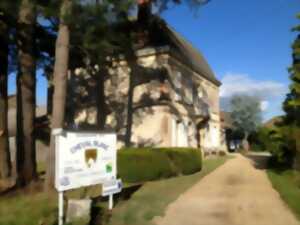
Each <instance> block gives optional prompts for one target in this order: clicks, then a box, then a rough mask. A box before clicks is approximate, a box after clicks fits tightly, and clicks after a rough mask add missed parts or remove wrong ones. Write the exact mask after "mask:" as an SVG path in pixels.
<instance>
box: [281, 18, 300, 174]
mask: <svg viewBox="0 0 300 225" xmlns="http://www.w3.org/2000/svg"><path fill="white" fill-rule="evenodd" d="M298 18H299V19H300V14H299V15H298ZM293 31H295V32H297V33H298V36H297V38H296V40H295V41H294V43H293V45H292V49H293V65H292V66H291V68H290V69H289V72H290V79H291V81H292V83H291V85H290V93H289V94H288V95H287V97H286V100H285V102H284V104H283V109H284V111H285V112H286V115H285V117H284V123H285V125H288V126H290V127H291V129H292V132H291V134H290V135H291V136H292V137H293V140H294V144H293V145H292V146H294V148H295V149H294V154H295V161H294V167H295V168H297V169H299V170H300V143H299V142H300V141H299V138H300V116H299V115H300V25H299V26H297V27H295V28H294V29H293Z"/></svg>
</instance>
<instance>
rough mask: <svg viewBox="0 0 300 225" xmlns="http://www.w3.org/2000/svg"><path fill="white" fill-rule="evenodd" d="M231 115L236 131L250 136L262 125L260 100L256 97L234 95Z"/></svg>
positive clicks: (231, 101) (231, 103)
mask: <svg viewBox="0 0 300 225" xmlns="http://www.w3.org/2000/svg"><path fill="white" fill-rule="evenodd" d="M229 107H230V112H231V113H230V115H231V119H232V124H233V126H234V128H235V130H239V131H243V132H244V133H245V134H249V133H250V132H252V131H254V130H255V129H256V128H257V126H258V125H259V124H260V123H261V120H262V117H261V107H260V99H259V98H257V97H255V96H248V95H234V96H232V98H231V100H230V106H229Z"/></svg>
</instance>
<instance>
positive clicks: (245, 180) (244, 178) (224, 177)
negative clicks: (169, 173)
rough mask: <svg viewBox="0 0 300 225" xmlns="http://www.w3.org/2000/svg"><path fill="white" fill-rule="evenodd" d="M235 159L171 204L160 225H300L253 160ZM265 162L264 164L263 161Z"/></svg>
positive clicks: (157, 220)
mask: <svg viewBox="0 0 300 225" xmlns="http://www.w3.org/2000/svg"><path fill="white" fill-rule="evenodd" d="M251 158H252V159H249V158H245V157H244V156H241V155H239V154H238V155H236V156H235V158H234V159H231V160H229V161H228V162H227V163H225V164H224V165H222V166H221V167H219V168H218V169H216V170H215V171H214V172H212V173H210V174H209V175H208V176H206V177H204V178H203V179H202V180H201V181H199V182H198V183H197V184H196V185H194V186H193V187H192V188H190V189H189V190H188V191H187V192H185V193H184V194H182V195H181V196H180V197H179V198H178V199H177V200H176V201H175V202H173V203H172V204H170V205H169V206H168V208H167V210H166V212H165V216H164V217H156V218H154V221H153V222H154V223H155V224H157V225H300V223H299V222H298V221H297V220H296V218H295V216H294V215H293V214H292V213H291V211H290V210H289V209H288V208H287V206H286V205H285V203H284V202H283V201H282V200H281V199H280V196H279V194H278V193H277V192H276V191H275V190H274V189H273V188H272V185H271V183H270V181H269V180H268V177H267V175H266V173H265V171H264V170H263V169H262V168H261V165H260V164H256V163H255V162H254V161H253V159H256V162H257V158H259V156H258V157H256V156H253V157H251ZM259 163H261V162H259ZM299 204H300V203H299Z"/></svg>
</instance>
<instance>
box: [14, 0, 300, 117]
mask: <svg viewBox="0 0 300 225" xmlns="http://www.w3.org/2000/svg"><path fill="white" fill-rule="evenodd" d="M297 13H300V0H251V1H247V0H211V1H210V2H209V3H208V4H207V5H205V6H203V7H201V8H199V9H198V10H196V9H195V8H192V9H191V8H189V7H188V6H187V5H186V4H182V5H180V6H175V7H171V8H170V9H169V10H167V11H165V12H163V13H162V15H161V16H162V17H163V18H164V19H165V20H166V21H167V22H168V23H169V24H170V25H171V26H172V27H173V28H174V29H175V30H176V31H177V32H179V33H180V34H182V35H183V36H184V37H185V38H186V39H187V40H188V41H190V42H191V43H192V44H193V46H194V47H195V48H197V49H198V50H199V51H201V53H202V54H203V55H204V56H205V58H206V59H207V61H208V63H209V64H210V66H211V68H212V69H213V71H214V72H215V74H216V77H217V78H218V79H219V80H220V81H221V82H222V86H221V89H220V96H221V98H222V101H224V100H226V99H228V98H230V96H232V95H234V94H237V93H243V94H248V95H258V96H259V97H260V98H261V103H262V104H261V106H262V109H263V116H264V120H268V119H270V118H272V117H273V116H276V115H280V114H283V112H282V110H281V105H282V102H283V100H284V98H285V95H286V93H287V92H288V86H289V82H290V81H289V74H288V72H287V68H288V67H289V66H290V65H291V63H292V60H291V44H292V42H293V40H294V39H295V37H296V34H295V33H293V32H291V28H292V27H294V26H295V25H297V24H299V23H300V20H297V19H296V15H297ZM37 84H38V85H37V102H38V104H39V105H45V104H46V94H47V92H46V87H47V82H46V79H45V78H44V77H43V76H41V72H40V71H39V72H38V76H37ZM14 92H15V75H12V76H10V79H9V93H11V94H12V93H14Z"/></svg>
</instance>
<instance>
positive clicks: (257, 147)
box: [248, 127, 272, 151]
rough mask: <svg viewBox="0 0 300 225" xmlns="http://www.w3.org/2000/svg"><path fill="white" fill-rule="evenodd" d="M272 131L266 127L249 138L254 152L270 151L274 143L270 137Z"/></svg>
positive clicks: (260, 128) (251, 134)
mask: <svg viewBox="0 0 300 225" xmlns="http://www.w3.org/2000/svg"><path fill="white" fill-rule="evenodd" d="M270 132H271V129H269V128H266V127H259V128H258V129H257V130H256V131H254V132H252V133H250V134H249V136H248V142H249V144H250V147H251V150H252V151H267V150H269V149H270V146H269V145H270V143H271V142H272V140H270V139H271V136H270Z"/></svg>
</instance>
